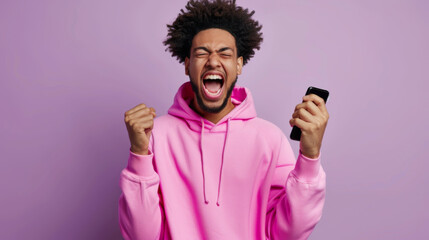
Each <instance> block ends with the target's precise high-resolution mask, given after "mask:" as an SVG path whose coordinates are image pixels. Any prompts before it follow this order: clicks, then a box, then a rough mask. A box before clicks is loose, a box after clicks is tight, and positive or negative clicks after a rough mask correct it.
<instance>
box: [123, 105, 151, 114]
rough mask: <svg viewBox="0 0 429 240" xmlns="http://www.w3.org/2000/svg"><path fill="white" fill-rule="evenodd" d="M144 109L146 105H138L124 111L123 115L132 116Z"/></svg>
mask: <svg viewBox="0 0 429 240" xmlns="http://www.w3.org/2000/svg"><path fill="white" fill-rule="evenodd" d="M143 108H146V105H145V104H144V103H140V104H139V105H137V106H135V107H133V108H131V109H130V110H128V111H126V112H125V114H133V113H135V112H137V111H139V110H140V109H143Z"/></svg>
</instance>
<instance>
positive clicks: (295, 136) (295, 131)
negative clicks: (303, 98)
mask: <svg viewBox="0 0 429 240" xmlns="http://www.w3.org/2000/svg"><path fill="white" fill-rule="evenodd" d="M312 93H313V94H316V95H317V96H319V97H321V98H322V99H323V100H324V101H325V103H326V101H327V100H328V96H329V92H328V91H327V90H325V89H321V88H317V87H308V89H307V92H306V93H305V95H309V94H312ZM290 139H292V140H296V141H299V140H300V139H301V129H299V128H298V127H296V126H293V128H292V131H291V132H290Z"/></svg>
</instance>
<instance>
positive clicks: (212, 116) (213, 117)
mask: <svg viewBox="0 0 429 240" xmlns="http://www.w3.org/2000/svg"><path fill="white" fill-rule="evenodd" d="M189 106H190V107H191V108H192V109H193V110H194V111H195V112H196V113H198V114H199V115H200V116H201V117H203V118H205V119H207V120H208V121H210V122H212V123H214V124H216V123H218V122H219V121H220V120H221V119H222V118H223V117H225V116H226V115H227V114H228V113H230V112H231V111H232V109H234V107H235V106H234V104H232V102H231V98H229V99H228V102H227V104H226V106H225V108H223V109H222V110H221V111H220V112H218V113H209V112H205V111H203V110H202V109H201V108H200V106H198V103H197V101H194V99H192V101H191V104H189Z"/></svg>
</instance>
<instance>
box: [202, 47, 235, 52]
mask: <svg viewBox="0 0 429 240" xmlns="http://www.w3.org/2000/svg"><path fill="white" fill-rule="evenodd" d="M197 50H204V51H206V52H210V50H208V49H207V48H206V47H196V48H194V52H195V51H197ZM227 50H231V51H233V52H234V50H233V49H232V48H230V47H223V48H221V49H219V50H218V51H217V52H224V51H227Z"/></svg>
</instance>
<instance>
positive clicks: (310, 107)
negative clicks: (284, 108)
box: [295, 101, 322, 116]
mask: <svg viewBox="0 0 429 240" xmlns="http://www.w3.org/2000/svg"><path fill="white" fill-rule="evenodd" d="M301 108H304V109H306V110H307V111H308V112H309V113H311V114H312V115H314V116H317V115H319V114H322V112H321V110H320V109H319V108H318V107H317V106H316V104H315V103H314V102H312V101H307V102H304V103H300V104H298V105H297V106H296V107H295V111H298V110H299V109H301Z"/></svg>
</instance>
